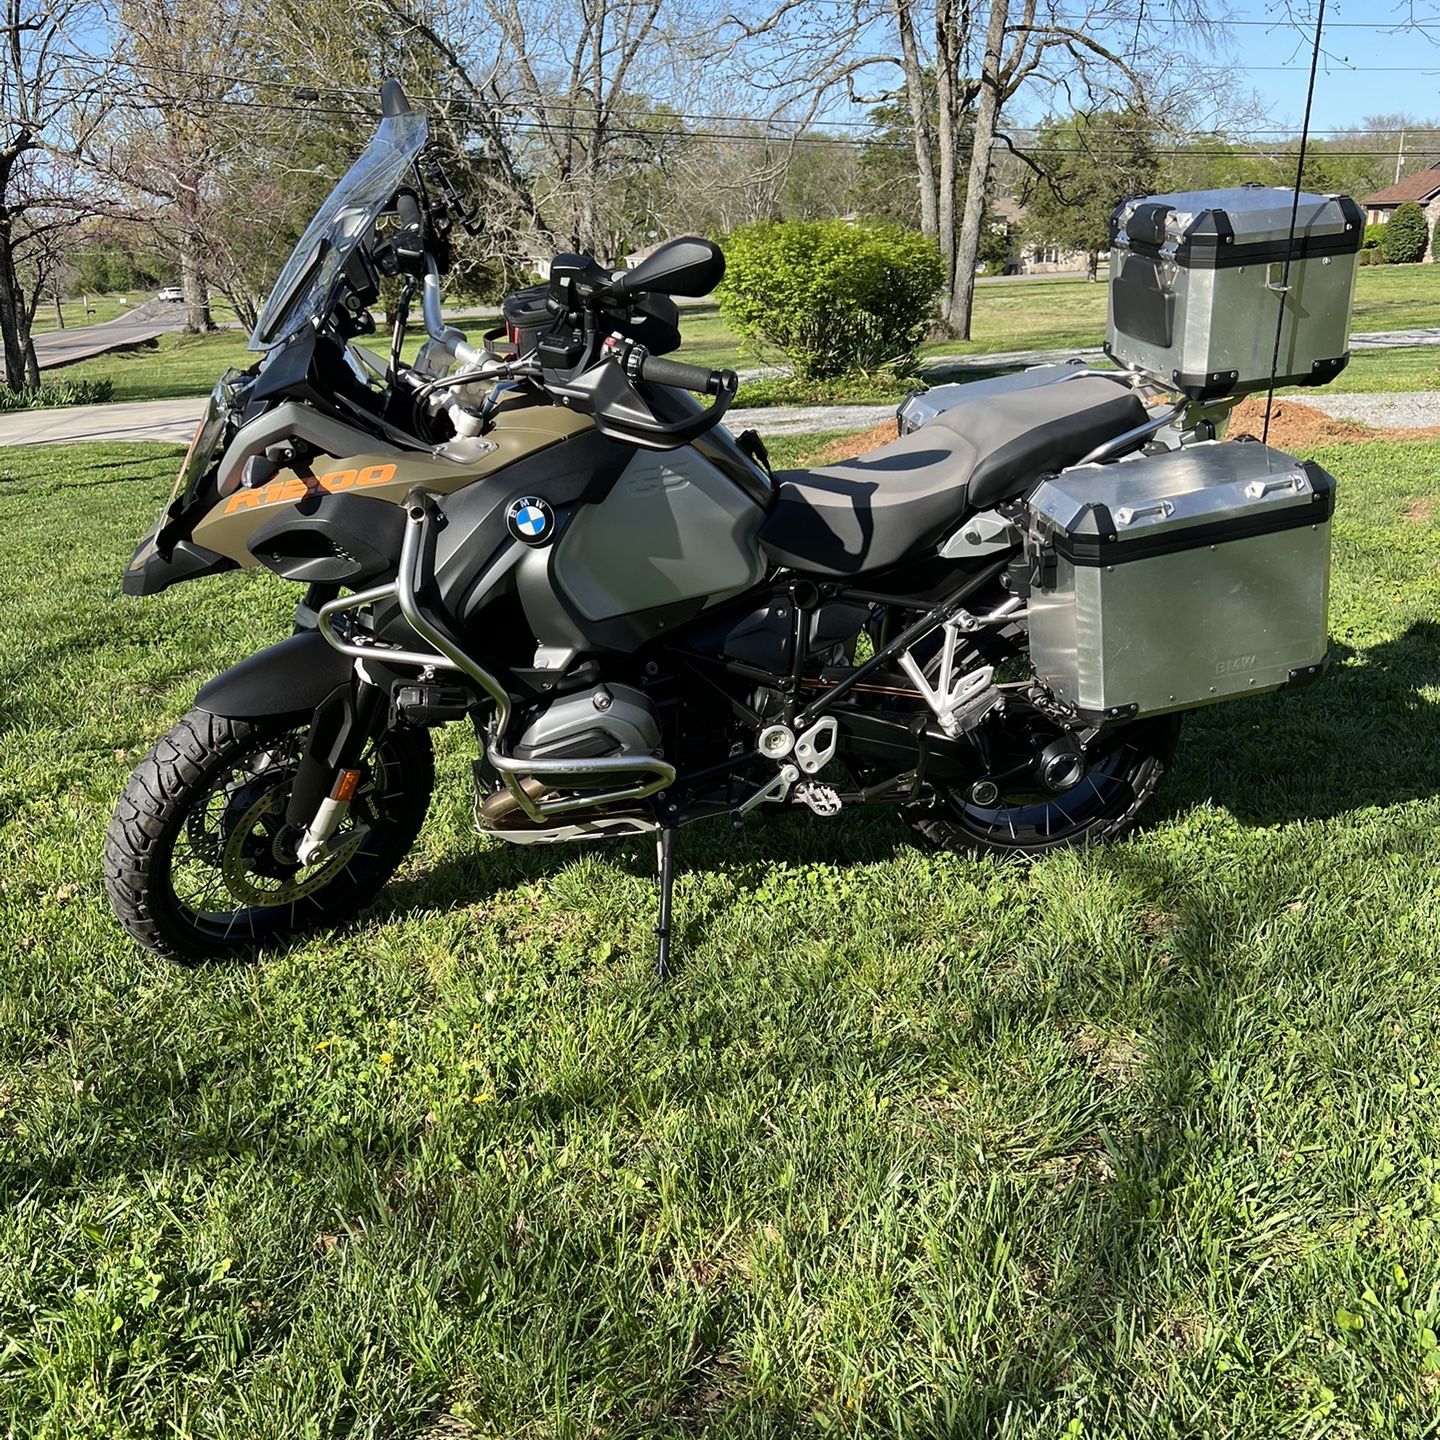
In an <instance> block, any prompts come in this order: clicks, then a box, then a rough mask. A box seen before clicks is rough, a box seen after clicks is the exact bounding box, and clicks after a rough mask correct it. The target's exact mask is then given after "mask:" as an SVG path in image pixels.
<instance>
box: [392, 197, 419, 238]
mask: <svg viewBox="0 0 1440 1440" xmlns="http://www.w3.org/2000/svg"><path fill="white" fill-rule="evenodd" d="M395 214H396V216H397V218H398V219H399V221H400V224H401V225H402V226H403V227H404V228H405V229H407V230H409V229H414V230H416V231H419V230H421V229H423V228H424V224H425V218H424V216H423V215H422V214H421V212H420V199H419V197H418V196H417V195H416V194H415V192H414V191H413V190H411V189H409V188H408V187H406V188H402V189H400V190H397V191H396V192H395Z"/></svg>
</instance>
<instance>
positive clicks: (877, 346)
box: [716, 220, 944, 380]
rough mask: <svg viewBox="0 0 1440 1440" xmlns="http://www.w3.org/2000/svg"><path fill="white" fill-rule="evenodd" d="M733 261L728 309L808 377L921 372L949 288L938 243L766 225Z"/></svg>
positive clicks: (722, 291) (826, 223)
mask: <svg viewBox="0 0 1440 1440" xmlns="http://www.w3.org/2000/svg"><path fill="white" fill-rule="evenodd" d="M725 255H726V271H725V279H724V281H723V282H722V283H721V284H720V286H719V288H718V289H717V290H716V297H717V299H718V300H719V302H720V313H721V314H722V315H723V316H724V317H725V319H726V320H727V321H728V322H729V323H730V324H731V325H733V326H734V327H735V328H736V329H737V330H738V331H739V332H740V334H741V335H743V336H744V337H745V338H746V339H747V340H749V341H751V342H752V346H753V347H755V348H762V349H763V348H764V347H769V348H771V349H774V350H778V351H780V352H781V353H782V354H783V355H784V356H785V358H786V359H787V360H788V361H789V362H790V365H791V367H792V368H793V370H794V372H795V374H796V375H797V376H798V377H799V378H801V379H805V380H826V379H831V378H833V377H835V376H837V375H845V374H855V373H861V374H868V373H870V372H872V371H875V370H879V369H882V368H885V367H892V368H895V369H897V370H899V371H901V372H904V371H906V370H908V369H912V368H913V367H914V364H915V352H916V349H917V348H918V346H919V344H920V341H921V340H922V339H923V338H924V335H925V331H926V330H927V329H928V327H929V324H930V319H931V315H932V312H933V309H934V305H935V301H936V298H937V297H938V296H939V294H940V290H941V287H942V286H943V284H944V266H943V265H942V263H941V260H940V252H939V250H938V248H937V247H936V245H935V242H934V241H933V240H929V239H927V238H926V237H925V236H923V235H918V234H916V233H914V232H913V231H907V230H902V229H900V227H899V226H896V225H852V224H850V223H848V222H847V221H844V220H783V221H762V222H761V223H760V224H757V225H746V226H743V227H742V228H740V229H739V230H735V231H732V232H731V234H730V235H729V237H728V238H727V239H726V241H725Z"/></svg>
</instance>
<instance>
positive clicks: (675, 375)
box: [605, 335, 740, 397]
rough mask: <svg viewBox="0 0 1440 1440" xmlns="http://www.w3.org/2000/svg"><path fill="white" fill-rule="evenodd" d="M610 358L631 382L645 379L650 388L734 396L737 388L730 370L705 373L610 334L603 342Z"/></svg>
mask: <svg viewBox="0 0 1440 1440" xmlns="http://www.w3.org/2000/svg"><path fill="white" fill-rule="evenodd" d="M605 349H606V351H607V352H608V353H609V355H610V357H611V359H613V360H614V361H615V363H616V364H617V365H619V366H620V368H621V369H622V370H623V371H624V372H625V373H626V375H628V376H629V377H630V379H632V380H648V381H649V382H650V383H651V384H652V385H673V386H674V387H675V388H676V389H677V390H693V391H694V392H695V394H697V395H716V396H721V395H729V396H732V397H733V396H734V394H735V391H736V390H738V389H739V388H740V377H739V376H738V375H736V373H735V372H734V371H733V370H707V369H706V368H705V367H704V366H703V365H686V364H685V363H684V362H683V361H680V360H665V359H662V358H661V357H660V356H659V355H652V354H651V353H650V352H649V351H648V350H647V349H646V348H645V347H644V346H643V345H641V344H638V343H637V342H636V341H634V340H627V339H625V338H624V337H622V336H619V335H613V336H611V337H610V339H609V340H607V341H606V342H605Z"/></svg>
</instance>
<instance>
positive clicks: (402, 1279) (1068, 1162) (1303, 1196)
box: [0, 443, 1440, 1440]
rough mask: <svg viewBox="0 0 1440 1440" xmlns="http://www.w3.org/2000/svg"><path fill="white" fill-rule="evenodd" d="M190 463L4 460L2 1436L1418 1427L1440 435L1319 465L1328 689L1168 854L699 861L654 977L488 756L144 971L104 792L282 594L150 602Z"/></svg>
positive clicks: (1135, 846)
mask: <svg viewBox="0 0 1440 1440" xmlns="http://www.w3.org/2000/svg"><path fill="white" fill-rule="evenodd" d="M176 455H177V452H175V451H174V450H172V449H168V448H163V447H148V448H147V447H124V446H89V447H86V446H69V447H65V448H63V449H57V450H54V451H46V450H40V449H32V450H11V451H0V557H3V561H4V563H3V565H0V598H3V602H4V603H3V605H0V657H3V659H0V665H3V684H0V706H3V720H0V723H3V725H4V727H5V738H4V744H3V746H0V846H3V851H0V863H3V870H0V936H3V939H0V1034H3V1036H4V1041H3V1045H0V1194H3V1197H4V1203H3V1208H0V1336H3V1340H0V1417H3V1418H0V1430H3V1431H4V1433H6V1434H8V1435H13V1436H16V1437H39V1436H47V1437H66V1440H70V1437H96V1440H99V1437H105V1440H114V1437H132V1436H133V1437H139V1436H162V1435H163V1436H169V1437H181V1436H195V1437H212V1436H213V1437H221V1436H243V1437H246V1440H270V1437H273V1440H282V1437H284V1440H289V1437H300V1436H310V1437H322V1436H323V1437H328V1436H341V1435H345V1436H372V1437H382V1436H383V1437H412V1436H413V1437H423V1436H432V1437H433V1436H439V1435H441V1434H445V1435H448V1436H455V1435H467V1434H473V1435H475V1436H485V1437H501V1436H506V1437H509V1436H524V1437H557V1440H558V1437H567V1440H569V1437H581V1436H601V1435H603V1436H627V1437H628V1436H647V1437H648V1436H655V1437H661V1436H665V1437H669V1436H684V1435H707V1436H717V1437H718V1436H724V1437H742V1436H743V1437H762V1436H763V1437H776V1440H780V1437H792V1436H817V1437H818V1436H834V1435H844V1436H857V1437H858V1436H874V1437H894V1436H902V1435H903V1436H914V1437H935V1440H938V1437H942V1436H945V1437H970V1436H981V1435H984V1436H993V1437H1006V1440H1019V1437H1034V1440H1041V1437H1046V1440H1050V1437H1080V1436H1087V1437H1098V1436H1126V1437H1155V1440H1160V1437H1172V1436H1202V1435H1203V1436H1211V1437H1237V1440H1255V1437H1272V1436H1295V1437H1301V1436H1305V1437H1312V1436H1327V1437H1329V1436H1337V1437H1360V1436H1365V1437H1401V1436H1405V1437H1410V1436H1419V1435H1422V1434H1433V1433H1434V1417H1435V1415H1436V1413H1437V1407H1440V1342H1437V1332H1440V1094H1437V1086H1440V1080H1437V1076H1440V974H1437V969H1436V965H1435V953H1436V945H1437V936H1440V880H1437V875H1440V799H1437V795H1440V623H1437V620H1436V618H1435V617H1436V614H1437V610H1440V558H1437V557H1440V523H1437V505H1436V497H1435V495H1434V482H1433V478H1432V476H1433V472H1434V468H1435V461H1436V450H1435V448H1434V447H1431V446H1423V445H1398V444H1384V443H1373V444H1365V445H1359V446H1346V447H1335V448H1331V449H1328V450H1324V451H1321V452H1318V456H1317V458H1319V459H1320V460H1321V461H1322V462H1323V463H1325V464H1326V465H1328V466H1329V467H1330V468H1331V469H1332V470H1333V471H1334V472H1335V473H1336V474H1337V475H1338V476H1339V477H1340V479H1341V485H1342V488H1341V502H1340V508H1339V513H1338V517H1337V521H1336V571H1335V579H1334V594H1333V610H1332V631H1333V634H1334V637H1335V641H1336V644H1337V645H1338V647H1339V656H1340V663H1339V665H1338V667H1337V669H1336V671H1335V672H1334V673H1333V674H1332V675H1331V677H1330V678H1329V679H1328V680H1327V681H1326V682H1325V683H1324V684H1322V685H1320V686H1317V687H1315V688H1313V689H1311V690H1308V691H1303V692H1299V693H1296V694H1294V695H1290V696H1286V697H1278V698H1277V697H1271V698H1261V699H1257V700H1255V701H1253V702H1246V703H1241V704H1236V705H1230V706H1225V707H1220V708H1217V709H1215V710H1212V711H1209V712H1206V713H1203V714H1201V715H1199V716H1196V717H1194V718H1193V719H1192V720H1191V721H1190V722H1189V723H1188V726H1187V731H1186V735H1185V737H1184V739H1183V741H1182V747H1181V752H1180V755H1179V758H1178V762H1177V764H1176V767H1175V769H1174V771H1173V773H1172V775H1171V776H1170V777H1169V779H1168V780H1167V782H1166V784H1165V786H1164V787H1163V789H1162V792H1161V796H1160V798H1159V801H1158V803H1157V805H1156V807H1155V810H1154V813H1153V814H1152V816H1151V823H1150V825H1149V827H1148V828H1147V829H1146V830H1145V831H1144V833H1142V834H1140V835H1138V836H1136V837H1135V838H1132V839H1130V840H1127V841H1125V842H1124V843H1122V844H1119V845H1117V846H1114V847H1111V848H1107V849H1103V850H1096V851H1093V852H1090V853H1086V854H1080V855H1068V856H1059V857H1055V858H1051V859H1046V860H1043V861H1040V862H1039V863H1035V864H1031V865H1025V864H1019V863H996V862H992V861H985V860H978V859H972V858H967V857H963V856H956V855H943V854H927V853H922V852H920V851H918V850H916V849H915V848H914V847H913V846H912V845H911V843H910V838H909V834H908V832H907V831H906V830H905V829H904V828H903V827H902V826H900V825H899V823H898V822H896V821H895V820H893V819H892V818H890V817H887V816H885V815H860V816H854V817H852V816H850V815H845V816H842V817H840V818H839V819H837V820H832V821H822V820H819V819H811V820H808V821H803V822H802V821H800V820H787V819H775V818H772V819H770V820H768V821H764V822H760V823H756V824H754V825H752V826H751V827H750V828H749V829H748V830H747V831H746V832H745V833H744V834H743V835H741V836H738V837H737V836H735V835H734V834H733V833H731V831H730V829H729V827H728V825H725V824H720V823H716V824H712V825H710V826H702V827H697V828H696V829H694V830H691V831H687V832H686V834H685V836H684V837H683V840H682V844H681V855H682V857H683V875H682V879H681V881H680V884H679V892H678V901H679V910H678V919H679V924H680V928H681V932H682V941H681V944H682V949H683V969H682V970H681V972H680V974H679V976H678V978H677V979H676V980H675V981H674V982H673V983H672V984H670V985H668V986H665V987H658V986H657V985H656V984H655V983H654V982H653V981H652V979H651V973H650V967H651V962H652V947H653V941H652V939H651V937H650V935H649V926H650V925H651V923H652V914H653V903H654V891H653V886H652V881H651V878H650V868H649V867H650V856H649V853H648V847H646V846H642V845H638V844H622V845H617V846H608V845H607V846H604V847H597V848H594V849H578V848H577V849H569V848H556V849H546V848H543V847H542V848H531V849H510V848H507V847H505V846H504V845H502V844H500V843H498V842H482V841H478V840H477V839H475V837H474V836H473V835H472V834H471V831H470V822H469V803H470V802H469V791H468V787H467V775H468V753H467V750H466V747H465V746H464V745H462V744H461V743H460V740H461V737H460V736H459V735H458V734H456V735H455V736H454V737H453V738H451V737H448V736H447V737H445V738H444V742H443V743H442V745H441V756H440V761H441V764H440V771H441V780H440V786H439V791H438V794H437V796H436V799H435V802H434V805H433V808H432V812H431V819H430V823H429V825H428V827H427V829H426V831H425V834H424V836H423V838H422V841H421V844H420V848H419V849H418V850H417V852H416V853H415V854H414V856H413V857H412V859H411V860H410V861H409V862H408V863H407V864H406V865H405V867H404V869H403V871H402V873H401V875H400V876H399V877H398V879H397V881H396V882H395V883H394V884H393V885H392V886H391V887H390V889H389V890H388V891H386V892H385V893H384V894H383V895H382V896H380V897H379V899H378V901H377V903H376V905H375V906H374V908H373V909H372V910H371V911H370V912H369V913H368V914H367V915H366V916H365V917H364V920H363V922H362V923H360V924H358V925H357V926H355V927H354V928H353V929H350V930H348V931H343V932H337V933H334V934H330V935H326V936H323V937H321V938H319V939H316V940H313V941H310V942H308V943H306V944H304V945H300V946H297V947H295V948H293V949H290V950H283V951H277V952H274V953H270V954H267V955H265V956H264V957H262V958H261V959H260V960H259V961H258V962H257V963H254V964H250V965H243V966H240V965H236V966H229V967H220V968H209V969H201V970H197V971H193V972H181V971H178V970H174V969H171V968H169V967H167V966H166V965H164V964H162V963H160V962H158V961H155V960H153V959H151V958H149V957H148V956H146V955H145V954H143V953H142V952H140V951H139V950H137V949H135V948H134V947H133V946H132V945H131V944H130V943H129V942H128V941H126V940H125V939H124V938H123V937H122V935H121V934H120V933H119V931H118V930H117V928H116V926H115V924H114V923H113V921H112V920H111V918H110V916H109V913H108V911H107V908H106V905H105V901H104V898H103V895H102V892H101V886H100V878H99V868H100V867H99V851H100V843H101V834H102V831H103V829H104V826H105V823H106V819H107V817H108V813H109V810H110V807H111V804H112V802H113V799H114V796H115V794H116V792H117V791H118V790H119V789H120V787H121V785H122V784H123V782H124V778H125V776H126V773H127V772H128V770H129V769H130V767H131V766H132V765H133V764H134V763H135V762H136V760H137V759H138V757H139V756H140V755H141V754H142V753H143V751H144V750H145V749H146V747H147V746H148V745H149V744H150V742H151V740H152V739H153V738H154V736H155V735H157V734H158V733H159V732H161V731H163V730H164V729H165V728H166V726H167V725H169V724H170V723H171V721H172V720H173V719H174V718H175V717H177V716H178V715H179V714H180V713H181V712H182V711H183V710H184V709H185V708H186V706H187V705H188V703H189V700H190V697H191V696H192V695H193V693H194V691H195V689H196V687H197V685H198V684H199V683H200V682H201V681H202V680H203V679H205V678H207V677H208V676H209V675H211V674H212V673H213V672H214V671H216V670H218V669H220V668H221V667H223V666H225V665H228V664H230V663H232V662H234V661H235V660H238V659H239V658H241V657H242V656H244V655H246V654H247V653H249V652H250V651H251V650H252V649H254V648H256V647H257V646H259V645H261V644H263V643H265V642H266V641H267V640H269V639H271V638H274V637H278V636H279V635H281V634H283V633H285V631H286V629H287V616H288V610H289V604H290V602H291V601H292V599H293V592H290V591H288V590H287V588H286V587H284V586H282V585H281V584H280V583H279V582H276V581H272V580H270V579H268V578H267V577H248V578H247V577H234V576H232V577H222V578H217V579H215V580H207V581H201V582H198V583H195V584H192V585H189V586H184V587H180V588H179V589H177V590H174V591H171V592H170V593H169V594H167V595H163V596H160V597H158V598H155V599H152V600H148V601H144V602H136V601H129V600H125V599H123V598H121V597H120V595H119V594H118V581H119V575H120V570H121V567H122V566H123V564H124V563H125V561H126V560H127V559H128V557H129V554H130V550H131V546H132V544H133V542H134V540H135V538H136V537H137V535H138V534H139V533H140V532H141V530H142V529H143V528H144V527H145V526H146V524H147V523H148V522H149V520H150V519H151V518H152V516H153V514H154V513H155V511H156V508H157V507H158V506H159V504H160V503H161V500H162V497H163V496H164V494H165V493H166V492H167V490H168V486H169V482H170V476H171V473H172V471H173V468H174V465H175V463H176ZM445 1417H450V1418H449V1419H446V1420H445V1425H444V1426H442V1425H441V1424H440V1421H441V1420H442V1419H444V1418H445ZM462 1422H463V1423H462ZM467 1426H468V1428H467Z"/></svg>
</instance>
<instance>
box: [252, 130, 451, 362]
mask: <svg viewBox="0 0 1440 1440" xmlns="http://www.w3.org/2000/svg"><path fill="white" fill-rule="evenodd" d="M428 136H429V126H428V124H427V123H426V121H425V117H424V116H423V115H415V114H405V115H387V116H386V117H385V119H383V120H382V121H381V122H380V128H379V130H377V131H376V132H375V138H374V139H373V140H371V142H370V143H369V144H368V145H367V146H366V147H365V150H364V152H363V153H362V154H361V156H360V158H359V159H358V160H357V161H356V162H355V163H354V164H353V165H352V166H351V167H350V168H349V170H347V171H346V172H345V174H344V176H343V177H342V178H341V180H340V183H339V184H338V185H337V186H336V187H335V188H334V190H332V191H331V192H330V197H329V199H327V200H326V201H325V203H324V204H323V205H322V206H321V207H320V209H319V210H318V211H317V212H316V214H315V218H314V219H313V220H312V221H311V222H310V224H309V225H308V226H306V228H305V233H304V234H303V235H302V236H301V237H300V242H299V244H297V245H296V246H295V249H294V250H293V251H292V252H291V254H290V258H289V259H288V260H287V261H286V262H285V267H284V269H282V270H281V272H280V278H279V279H278V280H276V282H275V288H274V289H273V290H272V291H271V292H270V298H269V299H268V300H267V301H266V302H265V306H264V308H263V309H262V310H261V311H260V318H259V320H257V321H256V323H255V329H254V332H253V333H252V334H251V336H250V348H251V349H252V350H269V349H271V348H273V347H274V346H276V345H278V344H280V342H281V341H283V340H288V339H289V338H290V336H292V335H293V334H294V333H295V332H296V331H297V330H299V329H300V328H301V327H302V326H305V325H308V324H310V323H311V322H312V321H313V320H315V319H317V318H318V317H320V316H323V315H326V314H328V313H329V311H330V307H331V306H332V305H333V304H334V303H335V289H336V287H337V285H338V284H339V281H340V276H341V272H342V271H343V270H344V268H345V265H346V263H347V262H348V261H349V259H350V257H351V256H352V255H353V254H354V253H355V251H356V250H357V249H358V248H359V246H360V245H361V244H363V243H364V241H365V239H366V237H367V236H368V235H369V234H370V230H371V227H372V226H373V225H374V224H375V220H376V218H377V217H378V216H379V214H380V212H381V211H382V210H384V208H385V206H386V205H387V204H388V203H389V201H390V197H391V196H392V195H394V193H395V190H396V187H397V186H399V185H400V184H401V183H402V182H403V181H404V179H405V177H406V174H407V172H408V171H409V169H410V167H411V166H412V165H413V164H414V163H415V160H416V158H417V157H418V156H419V154H420V152H421V150H423V149H424V148H425V141H426V139H427V138H428Z"/></svg>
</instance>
